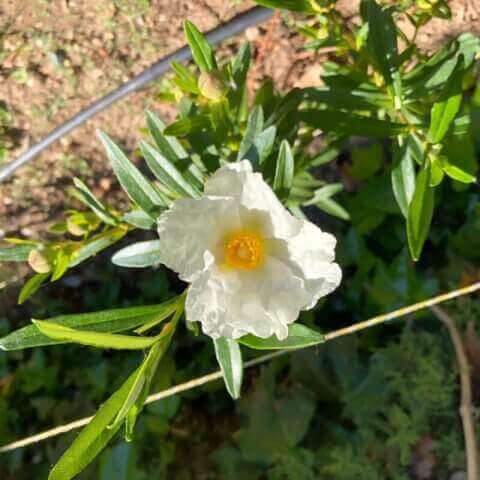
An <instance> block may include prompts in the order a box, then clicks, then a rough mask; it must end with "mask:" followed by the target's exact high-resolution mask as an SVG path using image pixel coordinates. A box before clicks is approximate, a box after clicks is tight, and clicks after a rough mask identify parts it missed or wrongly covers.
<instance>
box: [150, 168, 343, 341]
mask: <svg viewBox="0 0 480 480" xmlns="http://www.w3.org/2000/svg"><path fill="white" fill-rule="evenodd" d="M158 233H159V237H160V245H161V249H160V250H161V254H160V255H161V258H160V262H161V263H163V264H165V265H166V266H167V267H169V268H170V269H172V270H174V271H175V272H177V273H178V274H179V276H180V278H181V279H182V280H184V281H185V282H188V283H190V284H191V285H190V287H189V289H188V292H187V298H186V305H185V309H186V317H187V321H191V322H200V323H201V326H202V330H203V332H204V333H205V334H207V335H209V336H211V337H212V338H219V337H227V338H233V339H236V338H239V337H241V336H243V335H246V334H253V335H255V336H257V337H261V338H267V337H270V336H272V335H276V336H277V338H278V339H279V340H283V339H285V338H286V337H287V336H288V325H289V324H291V323H292V322H295V320H296V319H297V318H298V316H299V313H300V311H301V310H308V309H311V308H312V307H314V306H315V304H316V303H317V301H318V300H319V298H321V297H323V296H325V295H327V294H329V293H330V292H332V291H333V290H334V289H335V288H336V287H337V286H338V285H339V284H340V281H341V276H342V273H341V270H340V267H339V266H338V265H337V264H336V263H334V258H335V245H336V239H335V237H334V236H333V235H331V234H329V233H326V232H322V231H321V230H320V228H318V227H317V226H316V225H314V224H313V223H311V222H309V221H306V220H299V219H298V218H296V217H294V216H293V215H292V214H291V213H290V212H289V211H288V210H287V209H286V208H285V207H284V206H283V205H282V204H281V203H280V201H279V200H278V198H277V197H276V195H275V193H274V192H273V190H272V189H271V188H270V186H269V185H268V184H267V183H266V182H265V181H264V180H263V178H262V175H261V174H260V173H254V172H253V171H252V167H251V164H250V163H249V162H248V161H247V160H243V161H241V162H237V163H231V164H228V165H226V166H224V167H221V168H220V169H219V170H217V171H216V172H215V173H214V174H213V175H212V176H211V177H210V178H209V179H208V180H207V181H206V183H205V189H204V194H203V196H202V197H200V198H198V199H191V198H183V199H179V200H176V201H175V202H174V203H173V204H172V206H171V208H170V209H169V210H168V211H166V212H165V213H163V214H162V215H161V216H160V218H159V219H158Z"/></svg>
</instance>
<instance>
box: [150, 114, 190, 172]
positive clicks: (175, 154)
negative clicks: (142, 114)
mask: <svg viewBox="0 0 480 480" xmlns="http://www.w3.org/2000/svg"><path fill="white" fill-rule="evenodd" d="M146 114H147V125H148V129H149V131H150V135H151V136H152V138H153V140H154V141H155V145H156V146H157V148H158V149H159V150H160V153H161V154H162V155H163V156H164V157H165V158H167V160H170V162H172V163H176V162H177V161H178V160H179V159H180V158H186V157H188V153H187V151H186V150H185V149H184V148H183V146H182V144H181V143H180V142H179V141H178V140H177V139H176V138H175V137H169V136H166V135H164V131H165V123H163V121H162V120H161V119H160V118H159V117H158V116H157V115H155V114H154V113H153V112H152V111H150V110H147V112H146Z"/></svg>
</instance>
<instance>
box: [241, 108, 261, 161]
mask: <svg viewBox="0 0 480 480" xmlns="http://www.w3.org/2000/svg"><path fill="white" fill-rule="evenodd" d="M262 130H263V109H262V107H261V106H260V105H256V106H255V107H253V109H252V112H251V113H250V115H249V116H248V121H247V127H246V129H245V133H244V134H243V138H242V141H241V142H240V147H239V149H238V154H237V161H241V160H244V159H245V158H247V157H246V155H247V153H248V151H249V150H250V148H251V147H252V145H253V143H254V141H255V139H256V138H257V137H258V136H259V135H260V133H261V132H262Z"/></svg>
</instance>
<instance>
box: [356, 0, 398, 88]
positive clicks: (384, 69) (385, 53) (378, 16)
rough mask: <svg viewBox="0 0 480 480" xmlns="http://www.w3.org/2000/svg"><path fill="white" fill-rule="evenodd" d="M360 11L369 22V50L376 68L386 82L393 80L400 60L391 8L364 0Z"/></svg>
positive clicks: (373, 0) (371, 0) (373, 1)
mask: <svg viewBox="0 0 480 480" xmlns="http://www.w3.org/2000/svg"><path fill="white" fill-rule="evenodd" d="M360 12H361V14H362V17H363V19H364V21H365V22H368V39H367V50H368V52H369V53H370V55H371V57H372V62H373V64H374V66H375V68H376V69H377V70H378V71H379V72H380V73H381V74H382V76H383V78H384V79H385V82H386V83H391V81H392V71H393V70H394V69H395V67H396V64H397V62H398V58H397V57H398V52H397V33H396V27H395V23H394V21H393V18H392V9H391V8H382V7H381V6H380V5H378V4H377V3H376V2H375V0H362V3H361V5H360Z"/></svg>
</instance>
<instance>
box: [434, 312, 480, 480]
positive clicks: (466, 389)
mask: <svg viewBox="0 0 480 480" xmlns="http://www.w3.org/2000/svg"><path fill="white" fill-rule="evenodd" d="M430 309H431V310H432V312H433V313H434V314H435V316H436V317H437V318H438V319H439V320H440V321H441V322H442V323H443V324H444V325H445V326H446V327H447V329H448V332H449V334H450V338H451V340H452V343H453V346H454V348H455V353H456V355H457V362H458V367H459V370H460V385H461V401H460V409H459V410H460V417H461V418H462V425H463V436H464V439H465V451H466V455H467V479H468V480H478V479H479V478H480V477H479V475H478V473H479V471H478V449H477V437H476V435H475V423H474V420H473V408H472V384H471V380H470V365H469V363H468V358H467V355H466V353H465V349H464V346H463V342H462V339H461V337H460V333H459V332H458V329H457V327H456V326H455V322H454V321H453V319H452V318H451V317H450V316H449V315H448V314H447V312H445V310H442V309H441V308H440V307H438V306H436V305H434V306H432V307H430Z"/></svg>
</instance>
